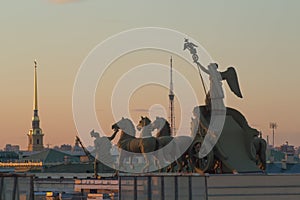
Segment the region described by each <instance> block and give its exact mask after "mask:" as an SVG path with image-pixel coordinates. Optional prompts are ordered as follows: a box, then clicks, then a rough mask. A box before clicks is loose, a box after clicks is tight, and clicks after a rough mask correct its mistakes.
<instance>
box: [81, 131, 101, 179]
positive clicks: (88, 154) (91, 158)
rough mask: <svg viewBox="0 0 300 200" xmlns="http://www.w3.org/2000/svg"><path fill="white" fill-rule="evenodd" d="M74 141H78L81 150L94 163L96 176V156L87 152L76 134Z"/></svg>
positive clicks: (96, 175) (95, 174)
mask: <svg viewBox="0 0 300 200" xmlns="http://www.w3.org/2000/svg"><path fill="white" fill-rule="evenodd" d="M76 142H78V143H79V145H80V146H81V148H82V150H83V151H84V153H85V155H86V156H87V157H88V159H89V161H90V163H94V176H95V177H98V170H97V169H98V162H97V160H96V158H95V157H94V156H93V155H92V154H91V153H90V152H89V150H87V149H86V148H85V146H84V145H83V143H82V142H81V140H80V138H79V137H78V136H76Z"/></svg>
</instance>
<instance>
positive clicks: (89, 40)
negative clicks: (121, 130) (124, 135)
mask: <svg viewBox="0 0 300 200" xmlns="http://www.w3.org/2000/svg"><path fill="white" fill-rule="evenodd" d="M56 2H59V1H56ZM133 5H134V6H133ZM299 8H300V2H299V1H297V0H291V1H281V0H266V1H263V2H262V1H258V0H254V1H239V0H231V1H225V0H220V1H214V2H206V1H189V2H182V1H174V0H173V1H170V0H168V1H163V2H161V1H151V2H149V1H143V0H142V1H141V0H134V1H131V3H130V4H129V3H128V2H118V3H117V5H116V3H112V2H111V1H107V0H104V1H92V0H81V1H75V2H72V1H70V2H69V1H66V3H63V4H60V3H58V4H57V3H52V2H51V1H48V0H42V1H37V0H31V1H8V0H6V1H3V2H2V6H1V8H0V22H1V25H2V26H1V36H0V44H1V46H0V50H1V59H0V65H1V67H0V74H1V77H0V91H1V104H0V106H1V112H0V120H1V133H0V134H1V143H0V148H3V147H4V146H5V144H7V143H10V144H19V145H21V148H22V149H26V148H27V133H28V130H29V129H30V126H31V117H32V113H33V111H32V101H33V97H32V96H33V60H34V59H37V60H38V63H39V64H38V65H39V66H38V82H39V88H38V89H39V115H40V119H41V128H42V129H43V131H44V133H45V138H44V144H45V145H46V144H51V145H52V146H54V145H60V144H64V143H69V144H73V143H74V138H75V135H76V134H77V131H76V128H75V125H74V122H73V116H72V91H73V84H74V81H75V78H76V73H77V71H78V69H79V67H80V65H81V63H82V62H83V60H84V58H85V57H86V56H87V55H88V53H89V52H90V51H91V50H92V49H93V48H94V47H95V46H96V45H97V44H99V43H100V42H102V41H103V40H105V39H106V38H108V37H110V36H112V35H114V34H117V33H119V32H121V31H124V30H128V29H131V28H137V27H149V26H155V27H164V28H170V29H174V30H177V31H180V32H183V33H185V34H187V35H190V36H191V37H193V38H195V39H196V40H197V41H198V42H200V43H201V44H202V46H203V47H204V48H205V49H206V50H207V51H208V52H209V54H210V55H211V56H212V58H213V60H215V61H216V62H218V64H219V66H220V67H219V68H220V70H221V71H223V70H225V69H226V68H227V67H228V66H234V67H235V68H236V70H237V72H238V76H239V82H240V85H241V89H242V92H243V96H244V99H242V100H240V99H238V98H236V97H235V96H234V95H232V94H230V93H229V92H227V99H226V102H227V106H229V107H234V108H236V109H238V110H240V111H241V112H242V113H243V114H244V115H245V116H246V118H247V120H248V122H249V123H250V125H251V126H253V127H254V128H257V129H259V130H261V131H262V132H263V136H264V138H266V136H267V135H270V136H271V130H270V128H269V122H277V124H278V129H277V130H276V138H275V139H276V140H275V144H276V145H280V144H283V143H285V141H289V143H290V144H292V145H295V146H300V131H299V128H298V124H299V122H300V118H299V113H300V106H299V102H300V94H299V88H298V85H299V83H300V81H299V74H300V73H299V72H300V69H299V64H298V63H299V60H298V57H299V56H298V53H299V52H300V39H299V35H300V25H299V22H298V21H299V19H300V13H299V12H298V11H299ZM169 56H170V54H168V53H159V52H140V53H137V54H134V55H128V57H127V58H126V57H124V61H123V62H124V63H125V61H126V63H129V64H130V63H132V65H136V64H138V63H143V62H154V61H156V62H159V63H162V64H164V65H168V64H169ZM126 59H127V60H126ZM152 59H153V60H154V61H152ZM124 63H122V59H120V60H119V63H118V62H116V63H114V64H115V67H114V69H118V67H119V66H122V65H123V64H124ZM132 67H134V66H132ZM184 67H187V64H186V63H185V62H184V61H182V60H180V59H179V58H176V57H175V58H174V68H175V69H177V70H182V71H184V70H183V68H184ZM116 73H117V72H116ZM112 74H114V71H113V72H112ZM190 76H191V81H194V82H195V83H196V82H197V78H198V77H197V76H195V77H194V76H193V74H191V75H190ZM166 78H169V77H166ZM199 84H200V82H199ZM223 85H224V87H225V88H226V90H228V86H227V85H226V84H223ZM174 87H175V89H176V80H174ZM144 89H145V90H146V89H147V90H149V88H147V87H145V88H144ZM197 89H199V88H197ZM158 91H160V92H161V93H163V92H165V94H167V93H168V91H167V90H166V89H162V88H160V89H158V90H157V91H156V92H158ZM199 91H201V90H200V89H199ZM144 92H145V91H143V88H141V89H140V90H138V91H137V92H136V93H135V94H134V96H133V97H132V98H136V100H134V99H133V100H132V101H131V102H130V109H131V110H132V111H134V112H133V113H132V116H133V121H134V122H135V123H137V122H138V118H139V116H140V115H146V114H147V113H146V112H145V111H147V109H149V106H150V105H152V104H153V103H157V102H158V101H161V102H159V103H161V104H162V105H165V106H166V107H167V106H168V97H167V96H165V97H164V96H163V95H164V94H163V95H162V96H161V97H159V98H153V99H148V100H147V101H146V102H145V103H144V102H142V100H144V99H141V97H140V96H141V95H143V94H144ZM108 93H109V91H108V92H107V95H108ZM104 94H106V93H102V92H101V85H98V90H97V93H96V97H95V98H96V102H97V103H96V105H95V107H96V109H97V114H98V119H99V121H100V123H101V124H103V126H104V127H105V132H106V133H107V134H111V130H110V125H111V124H112V123H113V122H112V120H111V118H110V117H107V116H109V115H110V113H108V112H110V110H109V109H107V106H106V103H102V99H101V95H104ZM153 94H154V93H153ZM197 95H198V100H199V102H200V103H202V102H203V99H204V96H203V93H201V92H199V93H197ZM104 100H105V98H104ZM93 128H94V127H91V129H93ZM87 134H88V133H87ZM270 142H272V140H270Z"/></svg>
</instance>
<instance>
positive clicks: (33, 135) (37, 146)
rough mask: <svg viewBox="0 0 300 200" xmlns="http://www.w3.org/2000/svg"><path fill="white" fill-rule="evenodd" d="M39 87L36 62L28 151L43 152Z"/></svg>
mask: <svg viewBox="0 0 300 200" xmlns="http://www.w3.org/2000/svg"><path fill="white" fill-rule="evenodd" d="M37 92H38V87H37V62H36V61H34V95H33V117H32V128H31V129H30V130H29V133H28V134H27V136H28V151H41V150H43V149H44V143H43V137H44V134H43V131H42V129H41V128H40V118H39V115H38V94H37Z"/></svg>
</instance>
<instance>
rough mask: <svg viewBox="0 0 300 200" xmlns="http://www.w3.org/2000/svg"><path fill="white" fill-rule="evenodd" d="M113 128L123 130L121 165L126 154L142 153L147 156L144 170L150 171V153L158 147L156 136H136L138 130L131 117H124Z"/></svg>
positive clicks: (119, 142) (119, 145)
mask: <svg viewBox="0 0 300 200" xmlns="http://www.w3.org/2000/svg"><path fill="white" fill-rule="evenodd" d="M112 129H114V130H121V135H120V139H119V141H118V147H119V148H120V149H121V151H120V157H119V165H120V166H121V165H122V163H123V160H124V158H125V155H126V154H129V153H141V154H143V156H144V158H145V162H146V164H145V166H144V168H143V172H147V171H149V167H150V164H151V163H150V161H151V157H152V156H153V155H151V154H148V153H151V152H154V151H156V150H157V149H158V142H157V140H156V138H154V137H147V138H136V137H135V135H136V130H135V127H134V125H133V123H132V121H131V120H130V119H127V118H122V119H121V120H120V121H118V122H116V123H115V124H113V125H112Z"/></svg>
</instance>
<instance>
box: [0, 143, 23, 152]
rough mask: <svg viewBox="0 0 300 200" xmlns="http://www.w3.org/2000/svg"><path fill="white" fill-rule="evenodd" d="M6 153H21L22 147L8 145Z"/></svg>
mask: <svg viewBox="0 0 300 200" xmlns="http://www.w3.org/2000/svg"><path fill="white" fill-rule="evenodd" d="M4 151H14V152H17V153H18V152H19V151H20V146H19V145H12V144H6V145H5V147H4Z"/></svg>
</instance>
